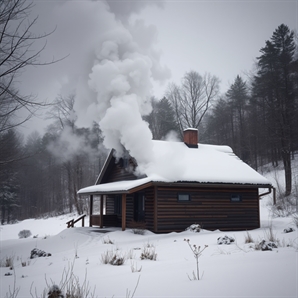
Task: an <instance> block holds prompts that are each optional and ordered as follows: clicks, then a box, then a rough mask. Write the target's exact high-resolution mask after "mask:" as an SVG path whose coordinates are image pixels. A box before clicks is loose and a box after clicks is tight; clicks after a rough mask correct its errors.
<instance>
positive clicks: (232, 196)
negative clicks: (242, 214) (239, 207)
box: [231, 194, 242, 202]
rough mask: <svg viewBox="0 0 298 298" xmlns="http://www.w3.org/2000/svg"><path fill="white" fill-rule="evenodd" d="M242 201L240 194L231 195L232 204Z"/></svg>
mask: <svg viewBox="0 0 298 298" xmlns="http://www.w3.org/2000/svg"><path fill="white" fill-rule="evenodd" d="M241 201H242V199H241V196H240V195H238V194H232V195H231V202H241Z"/></svg>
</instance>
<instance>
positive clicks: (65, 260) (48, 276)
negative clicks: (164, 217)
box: [0, 198, 298, 298]
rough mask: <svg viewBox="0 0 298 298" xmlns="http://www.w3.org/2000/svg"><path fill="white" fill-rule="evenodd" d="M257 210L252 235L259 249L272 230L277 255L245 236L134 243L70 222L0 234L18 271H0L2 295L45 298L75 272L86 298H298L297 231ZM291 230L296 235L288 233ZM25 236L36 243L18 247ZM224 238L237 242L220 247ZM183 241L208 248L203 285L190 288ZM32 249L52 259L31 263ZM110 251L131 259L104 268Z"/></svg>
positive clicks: (176, 236) (31, 224) (189, 258)
mask: <svg viewBox="0 0 298 298" xmlns="http://www.w3.org/2000/svg"><path fill="white" fill-rule="evenodd" d="M268 199H269V198H267V200H268ZM260 205H261V225H262V227H261V228H260V229H257V230H253V231H249V233H250V235H251V236H252V238H253V239H254V241H255V242H256V243H259V242H260V241H261V240H262V239H266V238H267V236H268V233H269V227H270V226H272V231H273V234H274V237H276V238H277V239H278V240H279V242H278V244H279V246H278V248H274V249H273V250H272V251H262V250H255V249H254V246H255V244H254V243H245V238H246V235H247V233H246V232H245V231H242V232H220V231H213V232H211V231H207V230H202V231H201V232H200V233H194V232H189V231H187V232H182V233H169V234H161V235H156V234H153V233H151V232H148V231H147V232H146V233H145V235H137V234H134V233H133V232H132V231H131V230H126V231H125V232H122V231H120V230H117V229H114V230H110V231H109V232H107V233H99V232H96V230H97V228H89V227H87V228H81V227H77V228H73V229H66V224H65V223H66V221H68V220H69V218H70V216H71V215H64V216H59V217H56V218H48V219H36V220H34V219H29V220H24V221H22V222H19V223H17V224H13V225H4V226H1V251H0V253H1V263H2V266H3V263H4V262H5V260H6V258H12V259H13V270H10V269H9V268H8V267H1V268H0V276H1V293H0V295H1V297H6V296H7V297H11V296H10V295H9V293H13V289H14V287H15V288H17V289H18V290H19V292H18V295H17V296H16V297H42V294H43V292H44V291H48V287H50V286H52V285H53V284H57V285H61V283H62V281H63V280H65V279H66V277H65V276H66V274H67V273H68V274H69V275H70V273H71V272H72V273H73V276H75V277H76V279H75V280H77V281H78V282H79V283H80V285H84V281H87V282H85V283H88V288H89V289H90V293H89V294H88V295H86V296H88V297H132V296H133V297H279V298H280V297H298V250H297V248H298V238H297V237H298V234H297V228H296V227H295V226H294V224H293V222H292V219H291V218H275V219H271V218H270V214H269V211H268V208H267V207H266V205H267V204H266V199H264V200H262V201H261V202H260ZM87 224H88V220H87ZM289 227H292V228H294V229H295V231H294V232H291V233H285V232H284V229H286V228H289ZM24 229H27V230H30V231H31V232H32V236H31V237H29V238H24V239H19V237H18V233H19V232H20V231H21V230H24ZM225 235H227V236H229V237H233V238H234V239H235V242H234V243H231V244H230V245H224V244H222V245H219V244H217V239H218V238H219V237H222V236H225ZM33 236H35V238H34V237H33ZM184 239H189V240H190V243H191V244H196V245H200V246H202V247H204V246H205V245H208V247H207V248H206V249H205V250H204V251H203V253H202V255H201V257H200V258H199V269H200V276H201V279H200V280H190V279H192V278H193V271H194V272H196V260H195V258H194V255H193V253H192V251H191V249H190V248H189V246H188V244H187V242H185V241H184ZM109 242H112V243H113V244H112V243H109ZM148 246H150V247H151V248H150V249H155V253H156V254H157V257H156V260H155V261H154V260H141V258H140V255H141V253H142V252H143V251H144V247H148ZM34 248H38V249H40V250H43V251H45V252H47V253H50V254H51V256H48V257H39V258H34V259H30V252H31V250H32V249H34ZM107 251H113V252H114V253H117V254H118V255H119V256H126V261H125V263H124V264H123V265H121V266H114V265H110V264H103V262H102V259H103V256H104V255H106V254H107ZM71 268H72V269H71ZM138 270H140V272H137V271H138ZM14 284H15V286H14ZM134 290H135V293H133V292H134ZM93 295H94V296H93ZM12 297H15V296H12Z"/></svg>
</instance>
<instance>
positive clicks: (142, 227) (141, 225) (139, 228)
mask: <svg viewBox="0 0 298 298" xmlns="http://www.w3.org/2000/svg"><path fill="white" fill-rule="evenodd" d="M129 226H130V227H131V230H132V232H133V233H134V234H137V235H145V233H146V223H145V222H144V221H135V220H132V221H131V222H130V223H129Z"/></svg>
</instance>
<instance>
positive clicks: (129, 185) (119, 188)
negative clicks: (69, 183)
mask: <svg viewBox="0 0 298 298" xmlns="http://www.w3.org/2000/svg"><path fill="white" fill-rule="evenodd" d="M151 185H152V181H151V179H150V178H148V177H146V178H142V179H137V180H128V181H118V182H110V183H103V184H97V185H92V186H88V187H85V188H82V189H80V190H79V191H78V194H79V195H88V194H108V193H109V194H118V193H133V192H135V191H138V190H141V189H143V188H146V187H148V186H151Z"/></svg>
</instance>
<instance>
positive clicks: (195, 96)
mask: <svg viewBox="0 0 298 298" xmlns="http://www.w3.org/2000/svg"><path fill="white" fill-rule="evenodd" d="M218 91H219V79H218V78H217V77H215V76H211V75H210V74H208V73H206V74H205V75H204V76H203V77H202V76H201V75H200V74H199V73H198V72H196V71H190V72H187V73H186V74H185V75H184V77H183V79H182V84H181V86H180V87H179V86H177V85H175V84H172V85H170V86H169V88H168V91H167V98H168V99H169V100H170V102H171V104H172V106H173V109H174V111H175V115H176V122H177V123H178V125H179V129H180V132H181V133H182V131H183V129H184V128H186V127H193V128H198V127H199V125H200V123H201V122H202V120H203V118H204V116H205V114H206V112H207V111H208V109H209V108H210V104H211V103H212V101H213V99H215V97H216V96H217V94H218Z"/></svg>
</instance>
